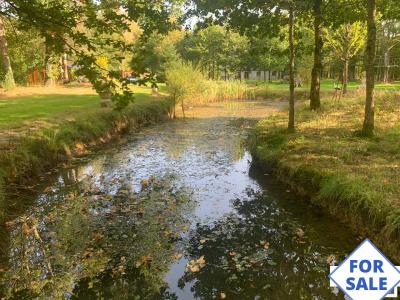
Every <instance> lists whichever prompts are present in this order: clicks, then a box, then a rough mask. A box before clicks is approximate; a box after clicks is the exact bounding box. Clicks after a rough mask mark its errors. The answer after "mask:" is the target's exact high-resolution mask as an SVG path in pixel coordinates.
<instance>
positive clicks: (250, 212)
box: [180, 189, 342, 299]
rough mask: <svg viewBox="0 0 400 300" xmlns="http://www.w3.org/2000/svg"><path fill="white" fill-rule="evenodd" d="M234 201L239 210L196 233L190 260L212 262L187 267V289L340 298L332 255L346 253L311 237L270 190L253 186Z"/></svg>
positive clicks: (204, 294) (210, 294)
mask: <svg viewBox="0 0 400 300" xmlns="http://www.w3.org/2000/svg"><path fill="white" fill-rule="evenodd" d="M233 205H234V208H235V212H234V213H232V214H229V215H226V216H225V217H224V218H222V219H220V220H218V221H216V222H215V223H213V224H211V225H209V224H204V225H203V224H198V225H197V228H196V230H195V231H193V232H192V235H191V237H190V242H189V245H190V246H189V247H188V250H187V251H188V252H187V253H188V255H187V257H186V259H187V260H189V261H190V260H194V259H197V258H199V257H202V256H204V258H205V261H206V264H205V266H204V267H203V268H202V269H201V270H200V271H199V272H191V270H187V272H186V274H185V275H184V276H183V277H182V278H181V279H180V287H181V288H182V289H185V285H186V284H188V283H190V290H191V292H192V293H193V295H194V296H195V297H197V298H199V299H216V298H220V297H221V295H223V296H224V297H227V299H331V298H335V295H334V294H333V293H332V292H331V290H330V288H329V282H328V280H326V274H327V265H328V262H327V259H328V258H329V256H331V255H336V256H339V257H340V256H341V255H342V252H338V253H336V251H335V249H332V248H329V247H324V246H323V245H321V244H319V243H318V241H316V242H314V241H313V240H311V239H310V238H309V237H308V235H307V232H306V231H305V230H304V227H303V226H302V223H301V222H299V221H298V220H297V219H296V218H293V216H291V215H290V213H288V212H286V211H285V210H283V209H281V208H280V207H279V206H278V204H277V203H276V201H275V200H274V199H273V198H271V197H270V196H268V195H266V194H264V193H260V192H256V191H254V190H253V189H248V190H247V191H246V196H245V197H242V198H241V199H236V200H235V201H234V203H233Z"/></svg>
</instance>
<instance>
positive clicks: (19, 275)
mask: <svg viewBox="0 0 400 300" xmlns="http://www.w3.org/2000/svg"><path fill="white" fill-rule="evenodd" d="M171 182H173V177H171V176H169V177H165V178H162V179H157V180H156V179H149V180H148V181H147V182H146V184H143V186H142V190H141V191H140V192H137V193H134V192H131V191H130V190H129V188H128V187H127V185H126V183H125V182H124V181H120V182H114V184H115V185H116V186H118V191H117V193H115V194H114V195H111V194H108V193H105V192H104V191H101V185H100V186H97V185H93V184H92V183H91V182H90V180H89V179H88V180H87V181H83V182H82V185H81V184H80V185H78V186H79V188H78V189H77V190H78V191H79V196H76V195H74V193H72V194H73V195H74V196H72V197H65V198H64V201H59V202H58V203H57V204H56V205H52V206H51V207H38V208H37V209H36V210H34V211H32V212H31V214H30V215H29V216H22V217H20V218H18V219H16V220H15V221H14V223H13V224H10V225H9V226H10V227H11V232H10V235H11V238H10V240H11V241H12V242H11V245H10V246H9V260H8V261H9V265H8V266H7V270H6V271H5V272H3V273H2V278H1V279H2V287H1V288H2V293H3V294H4V295H5V296H6V297H10V298H18V299H20V298H27V299H32V298H33V297H41V298H42V297H50V298H56V299H57V298H62V297H75V298H76V297H78V298H80V297H83V298H87V297H89V298H91V297H96V298H98V297H106V298H107V295H115V293H117V292H118V295H119V299H128V298H129V297H128V296H129V295H147V296H150V295H159V294H160V292H161V290H162V287H163V286H164V285H165V283H164V281H163V275H162V274H163V273H165V272H166V271H167V270H168V266H169V264H170V263H171V262H172V261H173V260H174V259H175V246H174V245H175V244H176V242H177V241H178V240H179V239H180V237H181V235H182V233H183V232H184V231H185V230H187V228H188V226H187V219H186V218H185V217H183V215H182V213H183V212H184V211H186V210H187V209H189V207H190V205H189V203H190V202H189V198H188V196H187V195H188V193H187V192H186V191H184V190H182V189H178V188H176V187H175V186H174V185H172V184H171ZM83 183H89V184H88V186H86V187H85V186H83ZM188 205H189V206H188ZM139 274H140V276H138V275H139ZM127 286H129V288H128V289H127V288H126V287H127ZM88 287H90V288H88ZM120 289H122V290H124V293H126V294H124V293H122V294H121V293H120V292H119V290H120ZM124 295H125V296H126V298H125V297H124Z"/></svg>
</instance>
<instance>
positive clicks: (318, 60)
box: [310, 0, 323, 110]
mask: <svg viewBox="0 0 400 300" xmlns="http://www.w3.org/2000/svg"><path fill="white" fill-rule="evenodd" d="M321 2H322V0H315V1H314V43H315V47H314V67H313V69H312V72H311V91H310V108H311V109H313V110H315V109H318V108H320V107H321V96H320V91H321V73H322V47H323V41H322V34H321V23H322V14H321Z"/></svg>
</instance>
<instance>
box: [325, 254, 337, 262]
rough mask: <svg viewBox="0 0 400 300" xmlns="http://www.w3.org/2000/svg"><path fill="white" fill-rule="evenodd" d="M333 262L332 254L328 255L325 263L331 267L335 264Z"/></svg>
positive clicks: (333, 256) (334, 257) (334, 259)
mask: <svg viewBox="0 0 400 300" xmlns="http://www.w3.org/2000/svg"><path fill="white" fill-rule="evenodd" d="M335 261H336V256H335V255H333V254H331V255H329V256H328V258H327V259H326V262H327V263H328V264H329V265H333V264H334V263H335Z"/></svg>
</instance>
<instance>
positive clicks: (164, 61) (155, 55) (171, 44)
mask: <svg viewBox="0 0 400 300" xmlns="http://www.w3.org/2000/svg"><path fill="white" fill-rule="evenodd" d="M183 34H184V32H183V31H179V30H174V31H171V32H169V33H168V34H167V35H162V34H152V35H150V36H148V37H147V36H142V37H141V38H140V39H138V40H137V41H136V43H135V44H134V47H133V50H132V51H133V56H132V61H131V67H132V69H133V70H134V71H135V72H137V73H140V74H145V73H150V74H151V75H154V76H157V79H158V80H159V81H161V82H163V81H165V69H166V67H167V66H168V64H170V63H173V62H175V61H178V60H179V59H180V56H179V54H178V52H177V45H178V43H179V42H180V41H181V40H182V38H183Z"/></svg>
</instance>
